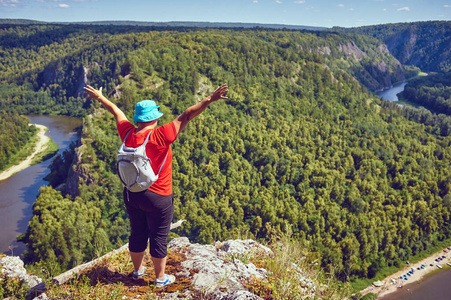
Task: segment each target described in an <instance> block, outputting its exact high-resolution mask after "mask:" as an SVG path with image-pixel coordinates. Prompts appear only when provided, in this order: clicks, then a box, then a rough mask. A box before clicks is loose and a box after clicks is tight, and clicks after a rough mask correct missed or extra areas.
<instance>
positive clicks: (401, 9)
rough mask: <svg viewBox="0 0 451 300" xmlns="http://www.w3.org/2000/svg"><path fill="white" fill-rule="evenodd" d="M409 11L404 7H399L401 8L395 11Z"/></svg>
mask: <svg viewBox="0 0 451 300" xmlns="http://www.w3.org/2000/svg"><path fill="white" fill-rule="evenodd" d="M403 10H404V11H410V8H408V7H407V6H405V7H401V8H398V9H397V11H403Z"/></svg>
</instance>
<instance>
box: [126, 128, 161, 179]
mask: <svg viewBox="0 0 451 300" xmlns="http://www.w3.org/2000/svg"><path fill="white" fill-rule="evenodd" d="M132 129H133V128H131V129H130V130H129V131H128V132H127V135H126V136H125V139H124V144H125V140H126V139H127V137H128V134H129V133H130V131H132ZM152 132H153V130H151V131H150V132H149V134H148V135H147V137H146V139H145V140H144V143H142V144H141V146H142V145H144V147H145V146H146V145H147V142H148V141H149V138H150V134H151V133H152ZM168 154H169V150H168V152H166V157H165V158H164V161H163V163H162V164H161V167H160V170H158V173H157V176H158V175H160V172H161V170H162V169H163V166H164V164H165V163H166V159H167V158H168ZM146 158H147V156H146Z"/></svg>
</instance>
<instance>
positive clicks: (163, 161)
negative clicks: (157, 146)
mask: <svg viewBox="0 0 451 300" xmlns="http://www.w3.org/2000/svg"><path fill="white" fill-rule="evenodd" d="M168 154H169V150H168V152H166V157H165V158H164V161H163V164H162V165H161V167H160V170H158V174H157V175H160V172H161V169H163V166H164V163H165V162H166V158H168Z"/></svg>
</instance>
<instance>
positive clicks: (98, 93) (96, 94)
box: [83, 85, 127, 124]
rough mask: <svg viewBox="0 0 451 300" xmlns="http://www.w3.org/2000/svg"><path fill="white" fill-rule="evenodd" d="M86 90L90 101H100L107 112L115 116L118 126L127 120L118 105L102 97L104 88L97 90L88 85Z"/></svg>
mask: <svg viewBox="0 0 451 300" xmlns="http://www.w3.org/2000/svg"><path fill="white" fill-rule="evenodd" d="M83 89H84V90H85V94H87V95H88V97H87V98H88V99H95V100H97V101H99V102H100V103H101V104H102V105H103V107H105V109H106V110H108V111H109V112H110V113H112V114H113V116H114V118H115V119H116V124H119V122H121V121H123V120H127V117H126V116H125V114H124V113H123V112H122V110H120V109H119V108H118V107H117V106H116V104H114V103H113V102H111V101H110V100H108V99H107V98H105V97H104V96H103V95H102V88H100V89H98V90H96V89H95V88H93V87H92V86H90V85H88V86H86V87H84V88H83Z"/></svg>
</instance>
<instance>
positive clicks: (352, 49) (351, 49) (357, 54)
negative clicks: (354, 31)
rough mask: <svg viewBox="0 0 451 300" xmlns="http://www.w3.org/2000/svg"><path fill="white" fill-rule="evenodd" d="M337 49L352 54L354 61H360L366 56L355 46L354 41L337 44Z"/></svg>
mask: <svg viewBox="0 0 451 300" xmlns="http://www.w3.org/2000/svg"><path fill="white" fill-rule="evenodd" d="M338 49H339V50H340V51H342V52H344V53H345V54H346V55H348V56H352V57H353V58H354V59H355V60H356V61H361V60H362V59H364V58H365V57H368V55H366V53H365V52H363V51H362V50H360V48H359V47H357V46H356V45H355V44H354V42H349V43H346V44H343V45H339V46H338Z"/></svg>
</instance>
